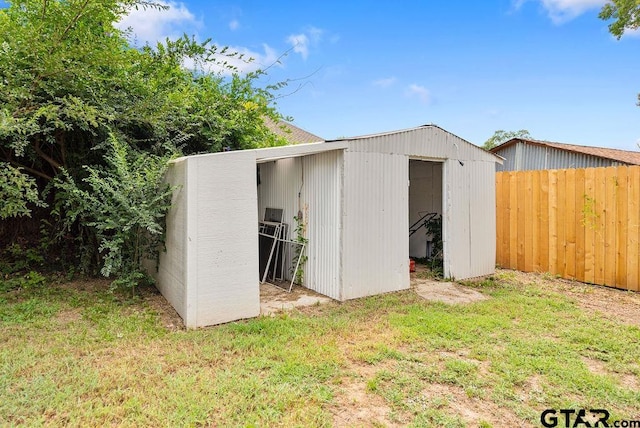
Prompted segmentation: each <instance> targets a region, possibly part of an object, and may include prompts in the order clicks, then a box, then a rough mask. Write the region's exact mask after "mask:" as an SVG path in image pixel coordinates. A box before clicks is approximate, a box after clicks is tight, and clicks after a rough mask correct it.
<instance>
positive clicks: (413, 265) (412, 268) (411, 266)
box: [409, 259, 416, 272]
mask: <svg viewBox="0 0 640 428" xmlns="http://www.w3.org/2000/svg"><path fill="white" fill-rule="evenodd" d="M415 271H416V261H415V260H413V259H409V272H415Z"/></svg>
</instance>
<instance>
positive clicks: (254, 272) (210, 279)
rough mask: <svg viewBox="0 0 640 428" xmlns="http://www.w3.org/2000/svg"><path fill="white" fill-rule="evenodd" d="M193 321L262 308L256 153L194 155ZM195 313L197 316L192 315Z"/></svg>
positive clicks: (228, 317) (211, 320)
mask: <svg viewBox="0 0 640 428" xmlns="http://www.w3.org/2000/svg"><path fill="white" fill-rule="evenodd" d="M188 162H189V164H188V187H189V219H188V222H189V223H190V224H193V227H189V229H188V231H189V235H188V238H187V240H188V247H189V250H188V254H189V261H190V264H191V266H189V271H188V273H187V281H188V294H187V299H188V308H187V312H188V315H187V318H186V324H187V326H188V327H199V326H205V325H212V324H219V323H223V322H228V321H233V320H237V319H241V318H250V317H254V316H257V315H258V314H259V313H260V289H259V283H258V235H257V232H256V229H257V224H258V216H257V212H256V202H257V192H256V172H255V171H256V169H255V156H254V154H253V153H251V152H247V153H243V152H234V153H233V156H227V157H210V158H206V157H194V158H190V159H189V161H188ZM190 315H194V316H190Z"/></svg>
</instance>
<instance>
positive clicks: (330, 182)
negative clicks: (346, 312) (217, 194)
mask: <svg viewBox="0 0 640 428" xmlns="http://www.w3.org/2000/svg"><path fill="white" fill-rule="evenodd" d="M341 176H342V151H341V150H337V151H330V152H326V153H321V154H316V155H308V156H303V157H296V158H287V159H280V160H277V161H274V162H267V163H263V164H260V183H261V184H260V185H259V186H258V215H259V218H260V219H262V218H263V217H264V211H265V208H267V207H269V208H282V209H284V213H283V219H284V222H285V223H287V224H288V226H289V239H294V238H295V228H296V221H295V220H294V219H293V218H294V217H295V216H297V214H298V211H301V212H302V213H303V218H304V219H305V223H306V237H307V239H308V241H309V242H308V247H307V250H306V255H307V257H308V260H307V263H306V265H305V266H304V272H305V278H304V285H305V286H306V287H308V288H310V289H312V290H315V291H317V292H319V293H322V294H325V295H327V296H329V297H332V298H334V299H339V298H340V291H339V287H340V251H339V248H340V229H341V226H340V223H341V220H340V213H341V212H342V210H341V195H340V185H341ZM298 194H300V197H298ZM291 256H292V252H288V253H287V260H286V266H288V267H289V268H286V269H285V274H286V276H287V277H288V278H289V279H291V269H290V267H293V266H294V263H295V261H292V257H291Z"/></svg>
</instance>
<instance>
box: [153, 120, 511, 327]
mask: <svg viewBox="0 0 640 428" xmlns="http://www.w3.org/2000/svg"><path fill="white" fill-rule="evenodd" d="M496 162H497V163H500V162H501V159H500V158H499V157H498V156H495V155H493V154H492V153H489V152H486V151H484V150H483V149H480V148H479V147H477V146H475V145H473V144H471V143H469V142H467V141H465V140H463V139H461V138H459V137H457V136H455V135H453V134H451V133H449V132H447V131H445V130H443V129H442V128H439V127H437V126H435V125H425V126H420V127H417V128H412V129H407V130H401V131H394V132H388V133H382V134H375V135H367V136H361V137H354V138H348V139H342V140H336V141H327V142H321V143H311V144H298V145H295V146H285V147H276V148H266V149H257V150H246V151H236V152H225V153H214V154H207V155H198V156H189V157H184V158H180V159H177V160H175V161H173V162H172V163H171V165H170V168H169V172H168V175H167V179H168V181H169V182H170V183H171V184H172V185H174V186H178V187H177V190H176V191H175V192H174V195H173V203H172V208H171V210H170V212H169V214H168V217H167V240H166V249H167V250H166V252H165V253H163V254H162V255H161V257H160V264H159V269H158V271H157V273H156V278H157V284H158V288H159V290H160V291H161V292H162V294H163V295H164V296H165V297H166V298H167V300H168V301H169V302H170V303H171V304H172V305H173V306H174V307H175V308H176V310H177V312H178V313H179V314H180V316H181V317H182V318H183V319H184V321H185V324H186V326H187V327H190V328H193V327H200V326H206V325H213V324H218V323H223V322H228V321H233V320H237V319H242V318H250V317H254V316H257V315H258V314H259V313H260V294H259V293H260V291H259V281H260V278H259V276H260V274H259V269H260V266H259V265H260V260H259V259H260V255H259V252H260V248H259V247H260V239H259V232H258V223H259V222H260V221H262V220H264V219H263V217H264V215H265V212H268V210H267V209H271V210H273V209H276V210H277V212H278V213H280V212H281V213H282V218H283V220H282V221H283V222H284V223H285V224H286V225H287V227H286V228H285V229H286V230H288V233H289V239H291V240H293V239H295V237H296V236H295V234H296V232H295V230H296V229H298V228H299V227H300V225H302V226H303V228H302V233H303V235H304V237H305V239H306V240H307V243H306V249H305V252H306V256H307V261H306V264H305V268H304V285H305V286H306V287H308V288H310V289H312V290H315V291H317V292H319V293H322V294H325V295H327V296H329V297H332V298H333V299H336V300H340V301H344V300H348V299H353V298H358V297H363V296H369V295H373V294H378V293H384V292H390V291H396V290H403V289H407V288H409V257H410V256H415V257H424V256H425V254H426V252H427V251H428V246H427V237H426V236H425V234H424V233H422V234H415V235H412V236H411V238H410V237H409V226H410V225H411V224H412V223H414V222H415V221H416V220H417V219H419V218H420V216H421V215H423V213H425V212H435V213H437V214H439V215H441V217H442V236H443V259H444V275H445V276H446V277H450V278H456V279H464V278H472V277H477V276H482V275H488V274H491V273H493V272H494V267H495V245H496V242H495V233H496V225H495V221H496V220H495V219H496V213H495V209H496V208H495V183H494V182H495V178H494V175H495V164H496ZM280 210H281V211H280ZM280 257H281V258H280V259H279V260H280V262H283V263H284V265H285V266H286V267H285V268H284V269H282V272H283V273H282V275H284V276H287V275H288V276H289V277H290V276H291V275H292V273H291V271H290V269H289V267H290V266H292V265H293V264H294V263H293V256H292V254H291V253H286V252H284V253H283V254H281V256H280Z"/></svg>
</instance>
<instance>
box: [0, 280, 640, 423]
mask: <svg viewBox="0 0 640 428" xmlns="http://www.w3.org/2000/svg"><path fill="white" fill-rule="evenodd" d="M470 286H473V287H476V288H477V289H478V290H479V291H481V292H483V293H485V294H487V295H490V296H491V297H492V298H491V299H489V300H487V301H483V302H479V303H475V304H472V305H456V306H449V305H444V304H438V303H429V302H425V301H423V300H421V299H420V298H419V297H418V296H416V295H415V294H414V293H413V292H410V291H408V292H402V293H394V294H388V295H383V296H376V297H372V298H367V299H361V300H358V301H354V302H347V303H344V304H340V305H338V304H333V305H327V306H324V307H317V308H313V309H311V310H308V311H306V312H304V313H300V312H297V313H291V314H283V315H280V316H277V317H273V318H258V319H254V320H249V321H242V322H237V323H231V324H227V325H223V326H219V327H214V328H208V329H201V330H196V331H183V330H179V331H171V330H169V329H166V328H165V327H164V326H163V324H162V322H161V321H160V318H159V316H158V313H157V312H156V310H154V309H152V307H151V306H150V305H149V304H148V302H147V301H146V300H145V299H140V298H138V299H133V300H132V299H130V298H129V297H128V296H125V295H120V294H118V293H111V292H109V291H108V287H107V285H106V283H105V284H104V286H98V287H82V286H78V284H76V283H72V284H57V285H56V284H53V285H40V286H37V287H31V288H28V289H13V290H10V291H7V292H3V293H1V294H0V395H2V397H3V399H2V400H0V425H21V424H22V425H29V426H38V425H49V426H51V425H53V426H63V425H77V426H84V425H91V426H94V425H131V426H206V425H214V426H334V425H341V424H344V425H353V426H362V425H365V426H385V425H390V426H393V425H395V426H454V427H455V426H460V427H462V426H483V427H489V426H496V427H498V426H507V425H513V424H517V425H519V426H537V425H539V423H538V420H539V415H540V412H542V411H543V410H544V409H546V408H550V407H555V408H583V407H584V408H605V409H608V410H609V411H610V412H611V413H612V418H615V419H631V418H634V419H635V418H637V419H640V387H639V386H640V364H639V363H638V360H639V356H640V329H638V328H637V327H634V326H629V325H625V324H622V323H617V322H615V321H611V320H606V319H604V318H602V317H599V316H594V315H593V314H588V313H585V312H584V311H583V310H582V309H580V307H578V306H577V305H576V304H575V303H574V302H573V301H572V300H571V299H570V298H568V297H566V296H564V295H561V294H557V293H554V292H553V291H549V290H543V289H541V288H538V287H536V286H535V285H528V286H518V285H515V284H513V283H512V282H510V281H509V278H508V276H502V277H500V276H497V277H495V278H492V279H490V280H486V281H483V282H480V283H475V284H471V285H470ZM349 390H358V391H361V392H362V395H359V396H358V397H354V396H351V395H350V394H349V393H348V392H346V391H349ZM362 397H364V399H363V398H362ZM367 406H383V407H384V409H385V411H384V413H385V414H384V417H380V416H379V412H378V413H376V412H371V413H370V417H369V418H367V414H366V413H365V415H364V416H363V417H361V419H358V420H346V421H345V420H338V419H336V417H335V415H336V412H337V410H336V409H338V408H340V409H342V410H345V409H346V410H345V411H346V412H347V413H348V411H349V409H362V408H367Z"/></svg>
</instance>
